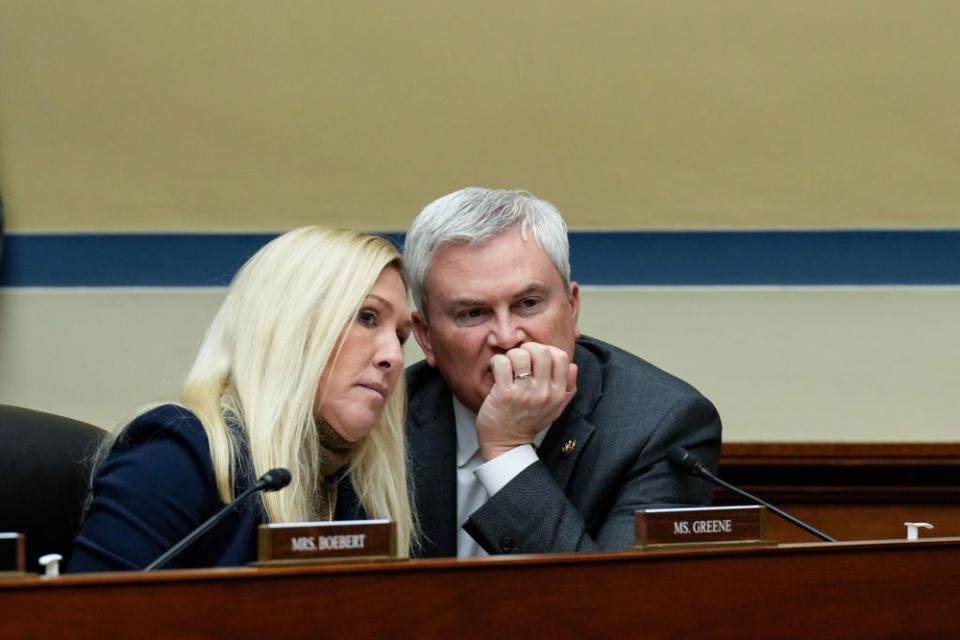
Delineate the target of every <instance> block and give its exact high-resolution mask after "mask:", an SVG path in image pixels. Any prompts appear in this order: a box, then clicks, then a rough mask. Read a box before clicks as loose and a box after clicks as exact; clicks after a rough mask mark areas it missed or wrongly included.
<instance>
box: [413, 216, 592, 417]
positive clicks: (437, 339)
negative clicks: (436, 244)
mask: <svg viewBox="0 0 960 640" xmlns="http://www.w3.org/2000/svg"><path fill="white" fill-rule="evenodd" d="M528 236H530V237H529V238H528V239H527V240H524V239H523V236H522V235H521V234H520V230H519V229H509V230H507V231H504V232H502V233H500V234H498V235H495V236H494V237H493V238H491V239H490V240H487V241H486V242H483V243H480V244H476V245H461V244H449V245H445V246H443V247H441V248H440V249H439V250H438V251H437V252H436V254H434V256H433V261H432V262H431V264H430V268H429V269H428V271H427V278H426V290H427V305H426V310H425V312H426V313H425V317H424V316H422V315H421V314H420V313H417V312H415V313H414V314H413V322H414V333H415V335H416V337H417V342H419V343H420V346H421V348H422V349H423V352H424V355H425V356H426V359H427V363H428V364H430V365H432V366H435V367H437V368H438V369H440V373H441V374H442V375H443V377H444V379H445V380H446V381H447V383H448V384H449V385H450V388H451V389H452V390H453V393H454V395H456V396H457V398H458V399H459V400H460V402H462V403H463V404H464V406H466V407H467V408H468V409H470V410H471V411H473V412H474V413H476V412H477V411H478V410H479V408H480V405H481V404H483V400H484V399H485V398H486V397H487V394H489V393H490V389H491V388H492V387H493V374H492V373H491V371H490V368H489V366H490V358H491V357H493V356H494V355H496V354H498V353H505V352H506V351H507V350H509V349H512V348H514V347H517V346H519V345H521V344H523V343H524V342H538V343H540V344H546V345H552V346H554V347H557V348H560V349H563V350H564V351H566V352H567V354H568V355H569V356H570V359H571V361H572V360H573V348H574V343H575V341H576V339H577V338H578V337H580V330H579V329H578V328H577V317H578V315H579V313H580V291H579V287H578V286H577V284H576V283H575V282H572V283H570V297H569V298H568V297H567V293H566V290H565V287H564V285H563V278H562V277H561V276H560V272H559V271H557V268H556V266H554V264H553V262H551V261H550V257H549V256H548V255H547V253H546V251H544V250H543V249H542V248H541V247H540V245H538V244H537V243H536V241H535V240H534V239H533V237H532V235H530V234H528Z"/></svg>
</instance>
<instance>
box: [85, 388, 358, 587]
mask: <svg viewBox="0 0 960 640" xmlns="http://www.w3.org/2000/svg"><path fill="white" fill-rule="evenodd" d="M238 437H239V435H238ZM241 440H242V439H241ZM241 458H242V461H241V463H240V465H239V472H238V476H239V477H238V479H237V483H236V487H235V494H237V495H238V494H240V493H241V492H242V491H244V490H245V489H246V488H247V487H249V486H250V485H251V484H252V483H253V482H254V478H253V475H252V470H251V466H250V463H249V459H248V457H247V455H246V453H245V452H242V454H241ZM343 485H347V486H348V488H344V489H341V491H340V493H339V495H338V499H337V512H336V516H337V518H338V519H355V518H362V517H364V516H363V511H362V509H360V507H359V504H358V503H357V502H356V496H355V494H354V492H353V491H352V487H350V486H349V485H350V483H349V482H343V483H342V484H341V487H343ZM223 506H224V503H223V501H222V500H221V499H220V495H219V493H217V486H216V480H215V478H214V475H213V464H212V462H211V461H210V446H209V444H208V442H207V435H206V432H205V431H204V430H203V425H202V424H200V421H199V420H198V419H197V418H196V416H194V415H193V414H192V413H191V412H190V411H188V410H187V409H184V408H183V407H179V406H176V405H163V406H161V407H158V408H156V409H153V410H151V411H148V412H146V413H144V414H143V415H141V416H138V417H137V418H136V419H135V420H134V421H133V422H132V423H130V425H129V426H127V427H126V429H125V430H124V432H123V434H122V435H121V436H120V437H119V438H118V439H117V441H116V443H115V444H114V446H113V448H112V449H111V450H110V454H109V456H108V457H107V460H106V461H105V462H104V464H103V465H102V466H101V467H100V469H99V470H98V473H97V479H96V482H95V484H94V489H93V502H92V503H91V505H90V509H89V511H88V512H87V516H86V520H85V522H84V524H83V528H82V529H81V530H80V535H79V536H77V539H76V541H75V544H74V551H73V557H72V558H71V560H70V565H69V571H70V572H88V571H126V570H138V569H142V568H143V567H145V566H147V565H148V564H150V563H151V562H153V561H154V560H156V559H157V558H158V557H159V556H160V555H161V554H163V553H164V552H166V551H167V549H169V548H170V547H172V546H173V545H174V544H176V543H177V542H179V541H180V540H181V539H183V538H184V537H186V536H187V535H188V534H189V533H190V532H192V531H193V530H194V529H196V528H197V527H198V526H200V525H201V524H202V523H203V522H205V521H206V520H207V519H208V518H210V516H212V515H213V514H214V513H216V512H217V511H219V510H220V509H221V508H223ZM266 521H267V519H266V514H264V513H263V510H262V503H261V502H260V499H259V496H251V497H250V498H248V499H247V500H246V501H245V502H243V503H241V504H240V505H239V506H238V507H236V508H235V509H234V510H233V511H231V512H230V514H229V515H227V516H226V517H225V518H224V519H223V520H222V521H221V522H220V523H219V524H217V526H215V527H214V528H213V529H211V530H210V531H207V532H206V533H205V534H203V535H202V536H201V537H200V538H198V539H197V540H196V541H195V542H194V543H193V544H192V545H191V546H189V547H187V548H186V549H185V550H184V551H183V552H182V553H181V554H180V555H178V556H177V557H175V558H173V559H172V560H171V561H170V563H169V564H167V565H166V566H165V568H168V569H173V568H176V567H220V566H236V565H243V564H246V563H248V562H251V561H253V560H255V559H256V555H257V526H258V525H259V524H261V523H263V522H266Z"/></svg>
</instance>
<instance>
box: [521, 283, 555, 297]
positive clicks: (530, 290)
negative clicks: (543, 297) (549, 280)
mask: <svg viewBox="0 0 960 640" xmlns="http://www.w3.org/2000/svg"><path fill="white" fill-rule="evenodd" d="M534 293H539V294H546V293H550V289H549V288H548V287H546V286H544V285H542V284H531V285H529V286H527V287H524V288H523V289H522V290H520V291H518V292H517V293H515V294H514V296H513V299H514V300H519V299H520V298H526V297H527V296H529V295H531V294H534Z"/></svg>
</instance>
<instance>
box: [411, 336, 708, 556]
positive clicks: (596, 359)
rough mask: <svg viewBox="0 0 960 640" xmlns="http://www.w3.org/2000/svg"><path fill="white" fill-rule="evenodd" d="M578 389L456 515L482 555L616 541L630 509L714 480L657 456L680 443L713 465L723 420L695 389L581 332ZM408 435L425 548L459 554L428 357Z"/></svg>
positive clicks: (419, 372)
mask: <svg viewBox="0 0 960 640" xmlns="http://www.w3.org/2000/svg"><path fill="white" fill-rule="evenodd" d="M574 362H576V363H577V365H578V367H579V372H578V374H577V393H576V395H575V396H574V399H573V401H572V402H571V403H570V405H569V406H568V407H567V409H566V410H565V411H564V413H563V415H561V416H560V418H558V419H557V420H556V421H555V422H554V424H553V426H552V427H551V428H550V431H549V433H548V434H547V437H546V438H545V439H544V441H543V444H542V445H541V446H540V448H539V450H538V451H537V454H538V456H539V458H540V460H539V461H538V462H536V463H534V464H532V465H530V466H529V467H527V468H526V469H525V470H524V471H523V472H521V473H520V475H519V476H517V477H516V478H514V479H513V480H512V481H511V482H510V483H509V484H507V485H506V486H505V487H504V488H503V489H501V490H500V491H499V492H497V494H496V495H494V496H493V497H492V498H490V500H488V501H487V502H486V503H485V504H484V505H483V506H482V507H481V508H480V509H478V510H477V511H475V512H474V513H473V514H472V515H471V516H470V517H469V518H468V520H467V522H466V523H465V524H464V529H465V530H466V531H467V532H468V533H469V534H470V535H471V536H472V537H473V538H474V539H475V540H477V542H478V543H479V544H480V545H481V546H482V547H483V548H484V549H485V550H486V551H488V552H489V553H545V552H562V551H593V550H600V549H603V550H622V549H624V548H625V547H627V546H629V545H632V544H633V543H634V511H635V510H636V509H639V508H652V507H662V506H677V505H702V504H709V502H710V499H711V497H712V494H713V487H712V486H711V485H710V484H708V483H707V482H706V481H704V480H702V479H699V478H694V477H691V476H687V475H684V474H681V473H678V472H677V471H675V470H674V469H673V468H671V466H670V464H669V462H668V461H667V459H666V455H667V451H668V450H669V449H670V448H671V447H673V446H676V445H680V446H683V447H685V448H686V449H688V450H689V451H691V452H692V453H694V454H696V455H697V456H698V457H699V458H700V459H701V460H702V461H703V462H704V464H705V465H706V466H707V467H708V468H710V469H711V470H716V467H717V463H718V460H719V457H720V431H721V426H720V417H719V416H718V415H717V411H716V409H715V408H714V407H713V405H712V404H711V403H710V402H709V401H708V400H707V399H706V398H704V397H703V396H702V395H700V393H699V392H697V390H696V389H694V388H693V387H691V386H690V385H688V384H687V383H685V382H683V381H682V380H680V379H678V378H675V377H674V376H671V375H670V374H668V373H666V372H664V371H662V370H660V369H658V368H656V367H654V366H653V365H651V364H650V363H648V362H646V361H644V360H641V359H640V358H637V357H636V356H633V355H631V354H629V353H627V352H625V351H622V350H620V349H617V348H616V347H613V346H611V345H608V344H605V343H603V342H600V341H599V340H594V339H591V338H587V337H583V338H581V339H580V340H578V341H577V346H576V352H575V354H574ZM407 391H408V394H409V402H408V412H407V438H408V445H409V447H410V456H411V467H412V474H413V482H414V487H415V497H416V506H417V510H418V513H419V517H420V526H421V531H422V533H423V538H424V540H423V546H422V549H421V552H420V555H423V556H428V557H429V556H454V555H456V535H457V533H456V526H457V523H456V512H457V482H456V429H455V426H454V417H453V405H452V400H451V393H450V389H449V387H448V386H447V385H446V383H445V382H444V381H443V379H442V378H441V376H440V374H439V372H438V371H437V370H436V369H434V368H433V367H430V366H428V365H427V364H426V363H425V362H420V363H417V364H415V365H413V366H411V367H410V368H409V369H408V371H407Z"/></svg>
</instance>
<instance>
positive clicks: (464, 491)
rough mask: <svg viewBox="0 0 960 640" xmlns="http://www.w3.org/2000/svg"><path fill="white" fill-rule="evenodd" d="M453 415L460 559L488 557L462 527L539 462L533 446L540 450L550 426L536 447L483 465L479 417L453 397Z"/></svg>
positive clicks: (519, 449) (513, 451) (518, 449)
mask: <svg viewBox="0 0 960 640" xmlns="http://www.w3.org/2000/svg"><path fill="white" fill-rule="evenodd" d="M453 415H454V418H455V420H456V424H457V557H459V558H466V557H470V556H485V555H488V554H487V552H486V551H484V550H483V549H482V548H481V547H480V545H479V544H477V541H476V540H474V539H473V538H471V537H470V535H469V534H468V533H467V532H466V531H464V530H463V523H464V522H466V521H467V517H468V516H469V515H470V514H471V513H473V512H474V511H476V510H477V509H479V508H480V507H481V506H483V504H484V503H485V502H486V501H487V500H488V499H489V498H490V496H492V495H494V494H496V493H497V491H499V490H500V489H502V488H503V487H504V486H505V485H506V484H507V483H508V482H510V481H511V480H513V478H515V477H516V476H517V475H518V474H519V473H520V472H521V471H523V470H524V469H526V468H527V467H528V466H530V465H531V464H533V463H534V462H536V461H537V452H536V450H535V449H534V445H535V446H538V447H539V446H540V443H541V442H543V439H544V438H545V437H546V436H547V431H549V430H550V426H549V425H547V426H546V427H545V428H544V429H542V430H541V431H540V432H539V433H538V434H537V435H536V436H535V437H534V439H533V445H529V444H525V445H522V446H519V447H514V448H513V449H511V450H510V451H507V452H506V453H503V454H501V455H499V456H497V457H496V458H494V459H493V460H488V461H487V462H484V461H483V458H482V457H481V456H480V445H479V443H478V442H477V416H476V414H475V413H473V412H472V411H470V410H469V409H467V408H466V407H465V406H463V404H461V403H460V401H459V400H457V399H456V397H454V398H453Z"/></svg>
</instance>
